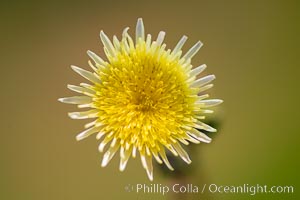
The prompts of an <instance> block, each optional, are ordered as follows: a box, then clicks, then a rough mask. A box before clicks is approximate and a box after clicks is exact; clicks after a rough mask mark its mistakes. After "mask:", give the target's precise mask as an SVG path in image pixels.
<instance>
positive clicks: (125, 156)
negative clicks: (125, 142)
mask: <svg viewBox="0 0 300 200" xmlns="http://www.w3.org/2000/svg"><path fill="white" fill-rule="evenodd" d="M131 151H132V146H131V147H130V148H129V149H127V150H126V149H125V148H124V147H121V149H120V158H121V159H120V166H119V170H120V171H124V170H125V168H126V165H127V162H128V160H129V158H130V155H131Z"/></svg>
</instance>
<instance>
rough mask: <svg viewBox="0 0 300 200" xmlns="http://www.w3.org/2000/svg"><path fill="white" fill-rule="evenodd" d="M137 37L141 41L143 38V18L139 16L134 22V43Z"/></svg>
mask: <svg viewBox="0 0 300 200" xmlns="http://www.w3.org/2000/svg"><path fill="white" fill-rule="evenodd" d="M139 38H141V39H142V40H143V41H144V40H145V27H144V23H143V19H142V18H139V19H138V21H137V23H136V30H135V42H136V44H137V43H138V41H139Z"/></svg>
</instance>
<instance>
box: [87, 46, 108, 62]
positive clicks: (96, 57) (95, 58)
mask: <svg viewBox="0 0 300 200" xmlns="http://www.w3.org/2000/svg"><path fill="white" fill-rule="evenodd" d="M87 54H88V55H89V57H90V58H91V59H92V60H93V61H94V62H95V63H96V64H98V65H103V66H105V65H106V62H105V61H104V60H103V59H102V58H101V57H100V56H98V55H97V54H95V53H94V52H92V51H90V50H88V51H87Z"/></svg>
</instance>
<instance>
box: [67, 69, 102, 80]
mask: <svg viewBox="0 0 300 200" xmlns="http://www.w3.org/2000/svg"><path fill="white" fill-rule="evenodd" d="M71 68H72V69H73V70H74V71H75V72H76V73H78V74H79V75H81V76H82V77H84V78H86V79H87V80H89V81H91V82H93V83H98V84H101V81H100V80H99V78H98V77H96V76H95V74H93V73H92V72H89V71H87V70H84V69H81V68H79V67H76V66H74V65H72V66H71Z"/></svg>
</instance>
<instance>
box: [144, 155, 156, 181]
mask: <svg viewBox="0 0 300 200" xmlns="http://www.w3.org/2000/svg"><path fill="white" fill-rule="evenodd" d="M141 161H142V165H143V167H144V168H145V170H146V172H147V175H148V178H149V179H150V181H153V166H152V157H151V156H147V155H144V154H143V153H141Z"/></svg>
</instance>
